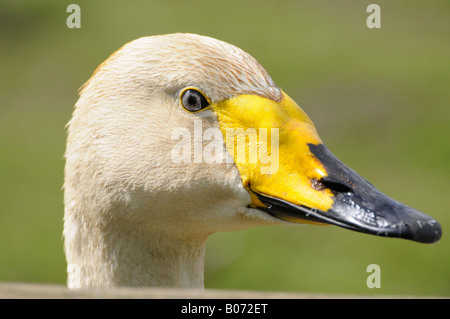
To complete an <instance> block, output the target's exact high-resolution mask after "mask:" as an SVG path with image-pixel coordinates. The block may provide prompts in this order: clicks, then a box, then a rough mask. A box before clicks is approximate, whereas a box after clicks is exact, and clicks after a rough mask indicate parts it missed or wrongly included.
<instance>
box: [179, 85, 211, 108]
mask: <svg viewBox="0 0 450 319" xmlns="http://www.w3.org/2000/svg"><path fill="white" fill-rule="evenodd" d="M181 102H182V103H183V106H184V108H185V109H186V110H188V111H191V112H195V111H200V110H201V109H204V108H205V107H207V106H208V101H207V100H206V98H205V97H204V96H203V95H202V94H201V93H200V92H198V91H196V90H186V91H185V92H184V93H183V96H182V97H181Z"/></svg>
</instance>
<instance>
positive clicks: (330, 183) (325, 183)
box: [312, 177, 354, 193]
mask: <svg viewBox="0 0 450 319" xmlns="http://www.w3.org/2000/svg"><path fill="white" fill-rule="evenodd" d="M312 187H313V188H314V189H315V190H323V189H329V190H331V191H332V192H334V193H353V192H354V191H353V188H352V187H351V186H350V185H348V184H346V183H343V182H341V181H336V180H331V179H329V178H327V177H323V178H321V179H320V180H318V179H317V178H313V180H312Z"/></svg>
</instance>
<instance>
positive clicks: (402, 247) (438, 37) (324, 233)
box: [0, 0, 450, 296]
mask: <svg viewBox="0 0 450 319" xmlns="http://www.w3.org/2000/svg"><path fill="white" fill-rule="evenodd" d="M69 3H71V2H68V1H58V2H56V1H50V0H47V1H39V2H36V1H31V0H28V1H24V0H22V1H15V2H13V1H0V70H1V76H0V136H1V138H0V281H28V282H51V283H64V282H65V278H66V277H65V276H66V275H65V261H64V254H63V250H62V217H63V205H62V196H63V192H62V189H61V186H62V184H63V167H64V161H63V153H64V147H65V145H64V144H65V129H64V126H65V124H66V123H67V121H68V120H69V119H70V116H71V113H72V110H73V105H74V103H75V102H76V100H77V90H78V88H79V87H80V86H81V85H82V84H83V83H84V81H86V80H87V79H88V78H89V76H90V75H91V73H92V72H93V70H94V69H95V68H96V66H97V65H98V64H99V63H101V62H102V61H103V60H104V59H106V58H107V57H108V56H109V55H110V54H111V53H112V52H113V51H115V50H116V49H118V48H119V47H120V46H122V45H123V44H124V43H125V42H128V41H130V40H133V39H135V38H137V37H140V36H146V35H154V34H162V33H172V32H194V33H199V34H204V35H209V36H212V37H215V38H218V39H221V40H224V41H227V42H230V43H233V44H235V45H237V46H239V47H241V48H242V49H244V50H245V51H247V52H249V53H250V54H252V55H253V56H254V57H255V58H257V59H258V60H259V61H260V62H261V64H262V65H264V66H265V68H266V69H267V71H268V72H269V73H270V74H271V76H272V78H273V79H274V80H275V81H276V82H277V83H278V85H280V86H281V87H282V88H283V89H284V90H285V91H286V92H287V93H288V94H289V95H290V96H291V97H293V98H294V99H295V100H297V101H298V102H299V104H300V105H301V106H302V107H303V108H304V110H305V111H306V112H307V113H308V114H309V115H310V117H311V118H312V119H313V121H314V122H315V124H316V126H317V128H318V131H319V133H320V135H321V137H322V139H323V140H324V142H325V143H326V144H327V145H328V147H329V148H330V149H331V150H332V151H333V152H334V153H335V155H337V156H338V157H339V158H340V159H341V160H342V161H344V162H345V163H346V164H348V165H349V166H350V167H352V168H354V169H355V170H356V171H357V172H359V173H360V174H361V175H363V176H364V177H366V178H367V179H369V180H371V181H372V182H373V183H374V184H375V185H376V186H377V187H378V188H379V189H381V190H382V191H383V192H385V193H387V194H388V195H390V196H392V197H394V198H396V199H398V200H400V201H402V202H404V203H406V204H408V205H410V206H413V207H415V208H417V209H419V210H422V211H424V212H426V213H428V214H430V215H432V216H433V217H435V218H436V219H437V220H439V221H440V223H441V225H442V226H443V230H444V235H443V239H442V240H441V242H440V243H438V244H434V245H422V244H417V243H413V242H409V241H402V240H396V239H382V238H377V237H373V236H368V235H363V234H358V233H354V232H349V231H346V230H343V229H338V228H336V227H331V226H330V227H313V226H298V227H281V226H276V227H258V228H253V229H249V230H246V231H242V232H236V233H221V234H215V235H213V236H212V237H211V239H210V241H209V243H208V251H207V256H206V287H207V288H233V289H236V288H237V289H261V290H285V291H309V292H325V293H327V292H330V293H338V292H339V293H352V294H357V293H360V294H372V293H377V294H406V295H417V296H424V295H434V296H436V295H439V296H450V267H449V266H450V263H449V262H450V244H449V240H448V239H447V229H448V226H449V224H450V217H449V214H448V213H447V211H448V207H449V199H448V198H449V197H448V194H449V191H450V187H449V186H450V184H449V177H450V171H449V162H450V143H449V124H448V123H449V118H450V117H449V115H450V114H449V106H450V103H449V102H450V90H449V83H450V81H449V80H450V75H449V74H450V73H449V71H450V68H449V67H450V65H449V63H450V62H449V61H450V60H449V56H450V42H449V35H450V34H449V31H450V20H449V19H448V16H449V13H450V3H449V2H448V1H444V0H443V1H437V0H434V1H427V2H426V3H425V2H423V1H410V0H408V1H406V0H402V1H395V2H394V3H393V2H392V1H385V0H383V1H376V3H378V4H379V5H380V6H381V10H382V28H381V29H379V30H369V29H368V28H367V27H366V25H365V21H366V18H367V15H368V14H367V13H366V10H365V9H366V7H367V5H368V4H369V3H371V1H339V2H338V1H331V0H330V1H280V0H278V1H256V0H255V1H243V0H241V1H214V2H212V1H189V2H188V1H166V2H163V1H145V2H144V1H127V2H123V1H105V0H102V1H95V2H93V1H78V2H76V3H77V4H79V5H80V7H81V14H82V16H81V17H82V22H81V23H82V28H81V29H73V30H72V29H68V28H67V27H66V25H65V21H66V18H67V15H68V14H67V13H66V7H67V5H68V4H69ZM372 263H376V264H378V265H380V267H381V271H382V277H381V280H382V288H380V289H375V290H370V289H368V288H367V287H366V278H367V276H368V273H366V267H367V266H368V265H369V264H372Z"/></svg>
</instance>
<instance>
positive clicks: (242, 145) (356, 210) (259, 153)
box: [211, 92, 442, 243]
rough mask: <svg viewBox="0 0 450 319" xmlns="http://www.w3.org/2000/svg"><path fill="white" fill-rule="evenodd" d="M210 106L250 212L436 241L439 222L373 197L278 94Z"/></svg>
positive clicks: (369, 187) (295, 108)
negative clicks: (247, 194) (246, 194)
mask: <svg viewBox="0 0 450 319" xmlns="http://www.w3.org/2000/svg"><path fill="white" fill-rule="evenodd" d="M211 109H212V110H213V111H214V112H215V113H216V114H217V118H218V121H219V126H220V129H221V131H222V134H223V136H224V140H225V143H226V147H227V151H228V153H229V154H230V155H231V156H232V158H233V160H234V162H235V164H236V166H237V168H238V169H239V172H240V174H241V179H242V183H243V185H244V186H245V187H246V189H247V190H248V191H249V192H250V195H251V198H252V203H251V205H250V206H251V207H254V208H257V209H260V210H262V211H265V212H267V213H269V214H272V215H274V216H276V217H278V218H280V219H283V220H287V221H291V222H297V223H314V224H333V225H338V226H341V227H344V228H347V229H351V230H355V231H360V232H364V233H369V234H375V235H379V236H389V237H401V238H405V239H411V240H415V241H418V242H423V243H432V242H436V241H437V240H439V238H440V237H441V234H442V230H441V226H440V225H439V223H438V222H437V221H435V220H434V219H432V218H431V217H429V216H427V215H425V214H424V213H421V212H419V211H417V210H415V209H412V208H410V207H408V206H406V205H404V204H402V203H399V202H397V201H395V200H393V199H391V198H389V197H388V196H386V195H384V194H383V193H381V192H379V191H378V190H377V189H376V188H375V187H374V186H373V185H372V184H370V183H369V182H368V181H367V180H365V179H364V178H362V177H360V176H359V175H358V174H357V173H356V172H355V171H353V170H351V169H350V168H348V167H347V166H345V165H344V164H343V163H342V162H340V161H339V160H338V159H337V158H336V157H334V156H333V154H331V153H330V152H329V151H328V149H327V148H326V147H325V145H323V143H322V141H321V139H320V138H319V136H318V134H317V131H316V129H315V127H314V124H313V123H312V121H311V120H310V119H309V117H308V116H307V115H306V114H305V112H303V110H302V109H301V108H300V107H299V106H298V105H297V104H296V103H295V102H294V101H293V100H292V99H291V98H290V97H289V96H288V95H286V94H285V93H284V92H283V98H282V99H281V101H273V100H270V99H267V98H263V97H259V96H255V95H239V96H236V97H233V98H230V99H227V100H224V101H220V102H218V103H214V104H211Z"/></svg>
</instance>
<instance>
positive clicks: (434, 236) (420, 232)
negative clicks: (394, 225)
mask: <svg viewBox="0 0 450 319" xmlns="http://www.w3.org/2000/svg"><path fill="white" fill-rule="evenodd" d="M426 217H428V216H426ZM399 237H401V238H405V239H410V240H414V241H416V242H419V243H424V244H432V243H436V242H438V241H439V240H440V239H441V237H442V228H441V225H440V224H439V223H438V222H437V221H436V220H434V219H432V218H431V217H428V218H427V219H425V218H424V219H415V220H413V221H412V222H409V223H404V224H401V226H400V227H399Z"/></svg>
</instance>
